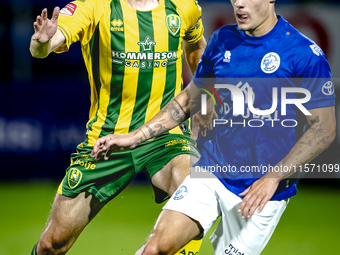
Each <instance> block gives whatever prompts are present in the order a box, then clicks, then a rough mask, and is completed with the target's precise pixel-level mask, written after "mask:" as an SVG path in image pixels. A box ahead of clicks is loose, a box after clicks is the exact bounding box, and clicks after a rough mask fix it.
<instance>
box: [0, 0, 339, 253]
mask: <svg viewBox="0 0 340 255" xmlns="http://www.w3.org/2000/svg"><path fill="white" fill-rule="evenodd" d="M67 3H68V1H67V0H46V1H43V2H42V1H37V0H11V1H0V9H1V11H2V14H1V16H0V48H1V49H2V52H1V58H2V59H3V60H4V62H3V64H2V65H1V69H0V85H1V86H0V96H1V100H0V162H1V166H2V167H1V175H0V198H1V200H2V202H1V203H0V255H24V254H30V252H31V249H32V246H33V245H34V243H35V242H36V241H37V240H38V238H39V235H40V234H41V231H42V230H43V228H44V225H45V223H46V220H47V216H48V213H49V210H50V206H51V203H52V201H53V197H54V194H55V192H56V189H57V186H58V182H59V180H61V178H62V177H63V176H64V173H65V169H66V168H67V166H68V164H69V155H70V154H71V153H72V152H74V151H75V146H76V145H77V144H78V143H80V142H81V141H83V139H84V137H85V131H86V130H85V124H86V122H87V118H88V110H89V103H90V102H89V85H88V81H87V74H86V70H85V65H84V63H83V61H82V56H81V52H80V45H79V44H75V45H72V46H71V49H70V51H69V52H67V53H63V54H60V55H58V54H51V55H50V56H49V57H48V58H47V59H43V60H40V59H33V58H32V57H31V55H30V53H29V50H28V48H29V42H30V37H31V35H32V34H33V26H32V24H33V21H34V19H35V16H36V15H38V14H40V12H41V10H42V9H43V8H44V7H47V8H48V10H49V14H51V11H52V10H53V8H54V6H56V5H58V6H60V7H63V6H64V5H66V4H67ZM199 3H200V4H201V6H202V8H203V21H204V24H205V37H206V38H209V36H210V35H211V33H212V32H213V31H214V30H215V29H217V28H218V27H220V26H222V25H224V24H228V23H233V22H234V18H233V15H232V12H231V6H230V3H229V1H226V0H220V1H203V0H199ZM339 13H340V2H339V1H336V0H333V1H302V0H300V1H292V0H290V1H283V0H282V1H281V0H280V1H277V14H282V15H283V16H284V18H285V19H287V20H288V21H290V22H291V23H292V24H293V25H294V26H295V27H296V28H298V29H299V30H300V31H302V32H303V33H305V34H306V35H307V36H309V37H310V38H312V39H313V40H315V41H316V43H318V44H319V46H321V48H322V49H323V50H324V52H325V54H326V55H327V57H328V59H329V63H330V66H331V69H332V73H333V77H334V80H333V81H334V85H335V90H336V93H337V92H339V90H340V79H339V78H340V33H339V26H340V16H339ZM186 73H188V72H187V68H186ZM189 80H190V76H189V75H185V77H184V82H185V84H186V83H187V82H188V81H189ZM339 107H340V101H339V99H337V103H336V109H337V115H339V112H340V109H339ZM339 117H340V116H338V121H337V122H339V119H340V118H339ZM337 126H338V128H339V127H340V125H339V123H338V125H337ZM338 134H339V133H338ZM339 151H340V137H337V138H336V141H334V143H333V144H332V145H331V147H330V148H328V149H327V151H326V152H324V153H323V154H322V155H321V156H319V157H318V158H316V159H315V160H314V161H313V163H315V164H319V165H322V164H332V165H335V164H340V157H339ZM301 177H303V178H301V179H300V182H299V183H300V185H299V195H298V196H296V197H294V198H293V199H291V201H290V204H289V207H288V210H287V211H286V212H285V214H284V215H283V218H282V220H281V221H280V223H279V225H278V228H277V230H276V232H275V233H274V235H273V237H272V239H271V240H270V242H269V244H268V246H267V247H266V249H265V251H264V252H263V254H267V255H269V254H275V255H276V254H277V255H280V254H307V255H310V254H311V255H314V254H315V255H316V254H339V241H338V236H339V229H340V221H339V219H338V216H339V215H340V213H339V211H340V203H339V201H340V200H339V197H340V179H339V178H340V173H334V172H333V173H331V172H330V171H328V172H327V173H324V174H323V175H322V176H321V177H322V178H315V177H316V176H313V175H304V176H301ZM318 177H320V176H318ZM160 210H161V205H156V204H155V203H154V202H153V193H152V189H151V187H150V186H149V185H148V182H147V180H146V178H145V176H139V177H138V179H137V180H136V181H134V182H133V183H132V185H130V187H129V188H128V189H127V190H126V191H124V192H123V193H122V194H121V195H119V196H118V197H117V198H116V199H114V200H113V201H111V202H110V203H109V204H108V205H107V206H106V208H105V209H103V210H102V212H101V213H100V214H99V215H98V216H97V217H96V218H95V219H94V221H93V222H92V223H91V224H90V225H89V226H88V227H87V229H86V230H85V231H84V233H83V234H82V235H81V237H80V239H79V240H78V241H77V242H76V244H75V246H74V247H73V248H72V249H71V251H70V252H69V254H71V255H72V254H73V255H83V254H96V255H102V254H114V255H115V254H119V255H120V254H122V255H125V254H134V252H135V251H136V250H137V249H138V247H139V246H140V245H141V244H142V243H143V242H144V241H145V239H146V238H147V236H148V234H149V233H150V231H151V229H152V226H153V224H154V222H155V220H156V218H157V215H158V214H159V212H160ZM200 254H201V255H210V254H212V248H211V245H210V242H209V240H208V239H207V238H205V240H204V243H203V246H202V249H201V252H200Z"/></svg>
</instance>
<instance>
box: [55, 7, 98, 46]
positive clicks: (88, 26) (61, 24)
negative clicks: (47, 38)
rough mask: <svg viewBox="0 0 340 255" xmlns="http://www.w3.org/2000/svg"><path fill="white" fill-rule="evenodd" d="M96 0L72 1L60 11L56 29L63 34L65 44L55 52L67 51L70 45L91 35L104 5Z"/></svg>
mask: <svg viewBox="0 0 340 255" xmlns="http://www.w3.org/2000/svg"><path fill="white" fill-rule="evenodd" d="M98 2H99V1H96V0H85V1H73V2H70V3H68V4H67V5H66V6H65V7H64V8H62V9H61V10H60V15H59V18H58V29H59V30H60V31H61V32H62V33H63V34H64V36H65V39H66V42H65V43H64V44H63V45H62V46H60V47H59V48H57V49H56V50H55V52H57V53H60V52H64V51H67V50H68V49H69V48H70V45H71V44H72V43H74V42H77V41H82V40H83V39H84V38H89V36H88V34H91V35H92V34H93V32H94V29H95V27H96V25H97V24H98V22H99V19H100V17H101V15H102V9H103V7H104V4H103V2H102V4H101V5H100V4H98Z"/></svg>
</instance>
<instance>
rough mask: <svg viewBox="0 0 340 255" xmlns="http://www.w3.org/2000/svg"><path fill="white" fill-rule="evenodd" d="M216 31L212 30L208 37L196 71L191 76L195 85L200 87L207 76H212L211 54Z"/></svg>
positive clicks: (216, 35)
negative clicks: (212, 32)
mask: <svg viewBox="0 0 340 255" xmlns="http://www.w3.org/2000/svg"><path fill="white" fill-rule="evenodd" d="M218 32H219V30H217V31H216V32H214V34H213V35H212V36H211V37H210V38H209V40H208V43H207V46H206V48H205V51H204V53H203V55H202V57H201V59H200V61H199V63H198V65H197V68H196V72H195V75H194V78H193V82H194V84H195V85H196V86H197V87H202V86H203V84H205V83H206V81H207V80H205V79H209V78H214V69H213V60H212V58H213V54H214V49H215V48H216V47H215V45H216V41H217V37H218Z"/></svg>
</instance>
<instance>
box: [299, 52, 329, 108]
mask: <svg viewBox="0 0 340 255" xmlns="http://www.w3.org/2000/svg"><path fill="white" fill-rule="evenodd" d="M305 59H308V60H306V61H305V64H304V66H303V68H301V69H300V70H301V71H300V72H299V73H298V78H299V84H298V87H300V88H304V89H307V90H308V91H309V92H310V93H311V99H310V100H309V101H308V102H307V103H305V104H304V106H305V107H306V109H315V108H321V107H329V106H333V105H335V94H334V85H333V82H332V77H331V70H330V67H329V65H328V61H327V59H326V57H325V56H324V55H323V53H322V52H321V51H320V52H319V55H312V56H311V57H310V58H305ZM306 62H307V63H306Z"/></svg>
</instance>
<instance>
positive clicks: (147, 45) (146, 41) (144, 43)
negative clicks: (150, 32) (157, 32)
mask: <svg viewBox="0 0 340 255" xmlns="http://www.w3.org/2000/svg"><path fill="white" fill-rule="evenodd" d="M137 44H138V45H139V46H142V47H143V51H151V50H152V46H155V45H156V42H155V41H153V40H151V39H150V37H149V36H147V37H145V39H144V41H141V42H138V43H137Z"/></svg>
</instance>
